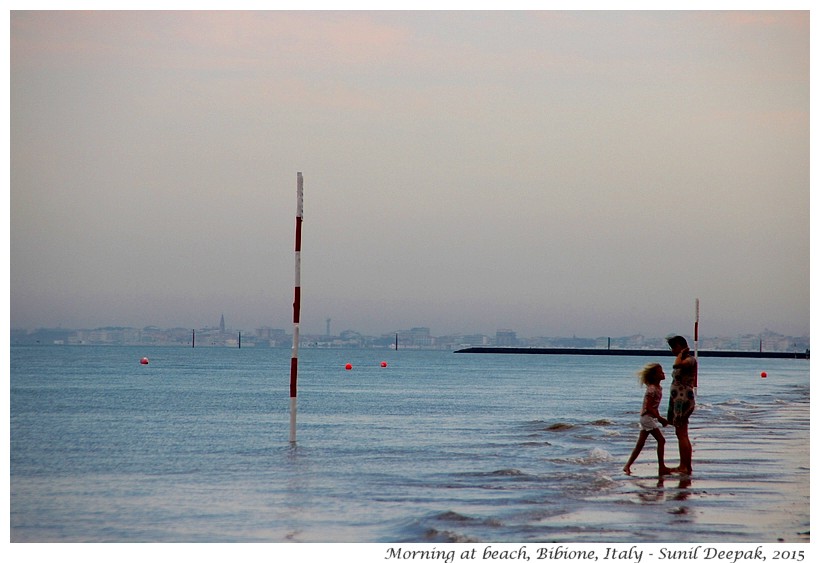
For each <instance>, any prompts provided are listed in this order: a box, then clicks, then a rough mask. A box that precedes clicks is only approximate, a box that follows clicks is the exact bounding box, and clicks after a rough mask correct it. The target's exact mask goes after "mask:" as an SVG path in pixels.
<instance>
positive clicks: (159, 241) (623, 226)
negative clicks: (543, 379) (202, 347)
mask: <svg viewBox="0 0 820 563" xmlns="http://www.w3.org/2000/svg"><path fill="white" fill-rule="evenodd" d="M10 19H11V27H10V29H11V37H10V38H11V74H10V76H11V88H10V92H11V103H10V105H11V137H10V138H11V160H10V162H11V207H10V215H11V230H10V243H11V270H10V286H11V287H10V316H11V326H12V327H14V328H33V327H37V326H58V325H61V326H64V327H94V326H106V325H127V326H144V325H149V324H151V325H159V326H164V327H174V326H180V327H195V328H198V327H202V326H205V325H216V324H217V323H218V321H219V317H220V315H221V314H223V313H224V315H225V319H226V323H227V324H228V326H229V327H235V328H239V329H248V330H250V329H253V328H256V327H259V326H262V325H268V326H274V327H279V328H285V329H288V330H290V327H291V310H292V309H291V304H292V301H293V282H294V259H293V236H294V224H295V211H296V193H295V192H296V173H297V172H302V173H303V175H304V182H305V197H304V212H305V222H304V231H303V240H302V326H303V331H306V332H318V333H323V332H324V330H325V319H326V318H328V317H329V318H332V319H333V321H332V326H331V328H332V331H333V332H334V333H338V332H340V331H342V330H344V329H347V328H352V329H355V330H359V331H361V332H365V333H368V334H381V333H388V332H391V331H394V330H397V329H402V328H410V327H414V326H427V327H430V329H431V331H432V332H433V334H451V333H458V332H461V333H475V332H484V333H489V334H494V333H495V330H496V329H498V328H509V329H512V330H515V331H517V332H518V333H519V335H522V336H531V335H557V336H570V335H572V334H577V335H579V336H590V337H594V336H605V335H613V336H614V335H624V334H633V333H643V334H646V335H665V334H668V333H670V332H682V333H684V334H690V333H691V329H692V323H693V321H694V303H695V298H700V304H701V336H702V337H709V336H715V335H733V334H737V333H742V332H759V331H761V330H763V329H765V328H768V329H771V330H775V331H778V332H783V333H786V334H794V335H800V334H808V332H809V293H810V288H809V285H810V284H809V277H810V276H809V239H810V236H809V217H810V212H809V164H810V157H809V15H808V12H699V11H694V12H640V11H639V12H590V11H586V12H498V11H495V12H367V11H357V12H315V11H312V12H86V13H80V12H13V13H12V14H11V18H10Z"/></svg>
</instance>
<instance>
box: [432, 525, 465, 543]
mask: <svg viewBox="0 0 820 563" xmlns="http://www.w3.org/2000/svg"><path fill="white" fill-rule="evenodd" d="M424 541H425V542H445V543H478V540H477V539H474V538H471V537H469V536H465V535H464V534H457V533H455V532H451V531H449V530H437V529H435V528H430V529H428V530H427V531H426V532H424Z"/></svg>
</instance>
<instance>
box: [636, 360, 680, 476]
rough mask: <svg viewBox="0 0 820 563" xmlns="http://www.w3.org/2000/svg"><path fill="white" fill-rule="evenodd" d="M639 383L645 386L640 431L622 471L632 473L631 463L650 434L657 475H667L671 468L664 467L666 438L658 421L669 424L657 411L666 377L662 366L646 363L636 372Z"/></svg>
mask: <svg viewBox="0 0 820 563" xmlns="http://www.w3.org/2000/svg"><path fill="white" fill-rule="evenodd" d="M638 376H639V377H640V379H641V383H642V384H643V385H645V386H646V393H644V397H643V405H642V407H641V419H640V428H641V430H640V432H639V434H638V442H637V443H636V444H635V448H634V449H633V450H632V454H631V455H630V456H629V461H627V462H626V465H624V473H626V474H627V475H631V474H632V464H633V463H634V462H635V460H636V459H638V456H639V455H640V453H641V450H643V446H644V444H645V443H646V439H647V438H648V437H649V435H650V434H651V435H652V437H653V438H655V441H657V442H658V475H659V476H660V475H669V474H670V473H672V470H671V469H669V468H668V467H666V465H664V463H663V450H664V445H665V444H666V438H664V437H663V432H661V429H660V426H659V425H658V423H659V422H660V423H661V424H662V425H664V426H666V425H667V424H669V421H667V420H666V419H665V418H664V417H662V416H661V414H660V413H659V412H658V407H659V406H660V404H661V397H662V396H663V390H662V389H661V381H663V380H664V379H666V374H665V373H663V367H661V365H660V364H646V366H644V368H643V369H642V370H641V371H640V372H638Z"/></svg>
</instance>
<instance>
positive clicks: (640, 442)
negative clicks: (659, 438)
mask: <svg viewBox="0 0 820 563" xmlns="http://www.w3.org/2000/svg"><path fill="white" fill-rule="evenodd" d="M658 432H660V431H658ZM647 436H649V432H647V431H646V430H641V431H640V433H639V434H638V441H637V442H636V443H635V448H634V449H633V450H632V454H631V455H630V456H629V461H627V462H626V465H624V473H626V474H627V475H629V474H630V473H631V471H630V470H631V468H632V463H633V462H634V461H635V460H636V459H638V456H639V455H640V453H641V450H642V449H643V445H644V444H645V443H646V438H647Z"/></svg>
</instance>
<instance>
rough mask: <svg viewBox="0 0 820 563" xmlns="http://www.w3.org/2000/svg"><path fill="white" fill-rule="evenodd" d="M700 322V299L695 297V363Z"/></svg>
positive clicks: (696, 381)
mask: <svg viewBox="0 0 820 563" xmlns="http://www.w3.org/2000/svg"><path fill="white" fill-rule="evenodd" d="M699 322H700V299H697V298H695V363H697V361H698V323H699ZM697 386H698V371H697V368H695V388H696V389H697Z"/></svg>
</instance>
